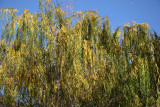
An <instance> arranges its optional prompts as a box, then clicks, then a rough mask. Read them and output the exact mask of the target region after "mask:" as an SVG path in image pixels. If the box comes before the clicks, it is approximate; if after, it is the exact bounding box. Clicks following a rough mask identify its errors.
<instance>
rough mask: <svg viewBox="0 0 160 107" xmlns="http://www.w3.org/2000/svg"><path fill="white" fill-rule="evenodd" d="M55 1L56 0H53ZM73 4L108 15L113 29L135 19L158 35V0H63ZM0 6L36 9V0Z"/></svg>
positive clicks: (5, 0)
mask: <svg viewBox="0 0 160 107" xmlns="http://www.w3.org/2000/svg"><path fill="white" fill-rule="evenodd" d="M55 1H56V0H55ZM64 1H69V2H70V3H72V4H73V10H74V11H79V10H80V11H85V10H97V11H98V13H99V14H100V16H101V17H104V16H105V15H108V16H109V20H110V23H111V26H112V28H113V30H115V29H116V28H117V27H118V26H123V25H124V24H126V23H131V22H132V21H136V22H137V23H148V24H149V25H150V28H151V30H155V31H156V32H157V33H158V35H160V0H64ZM0 8H15V9H18V10H19V11H20V13H21V12H22V11H23V9H29V11H30V12H31V13H35V12H36V11H37V10H38V0H0Z"/></svg>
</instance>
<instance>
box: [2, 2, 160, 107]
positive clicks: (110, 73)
mask: <svg viewBox="0 0 160 107" xmlns="http://www.w3.org/2000/svg"><path fill="white" fill-rule="evenodd" d="M0 16H1V25H2V29H1V38H0V105H3V106H8V107H11V106H48V107H50V106H56V107H60V106H62V107H63V106H64V107H70V106H82V107H83V106H85V107H88V106H90V107H92V106H99V107H107V106H111V107H112V106H115V107H118V106H120V107H138V106H149V107H151V106H160V92H159V91H160V90H159V89H160V83H159V69H160V48H159V46H160V37H159V36H157V34H156V33H154V34H151V32H150V28H149V25H148V24H146V23H142V24H138V23H136V22H132V23H131V24H126V25H124V26H122V27H119V28H117V29H116V30H115V31H114V32H113V31H112V29H111V26H110V24H109V20H108V17H107V16H106V17H105V18H101V17H100V16H99V15H98V13H97V12H96V11H85V12H80V11H78V12H75V13H74V14H73V15H66V14H65V12H64V11H63V10H61V9H60V8H59V7H57V6H55V5H54V4H53V3H52V2H51V0H48V1H46V2H44V1H40V9H39V11H38V12H37V13H35V14H31V13H30V12H29V11H28V10H27V9H25V10H24V11H23V14H18V11H17V10H16V9H11V8H10V9H8V8H7V9H1V10H0Z"/></svg>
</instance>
